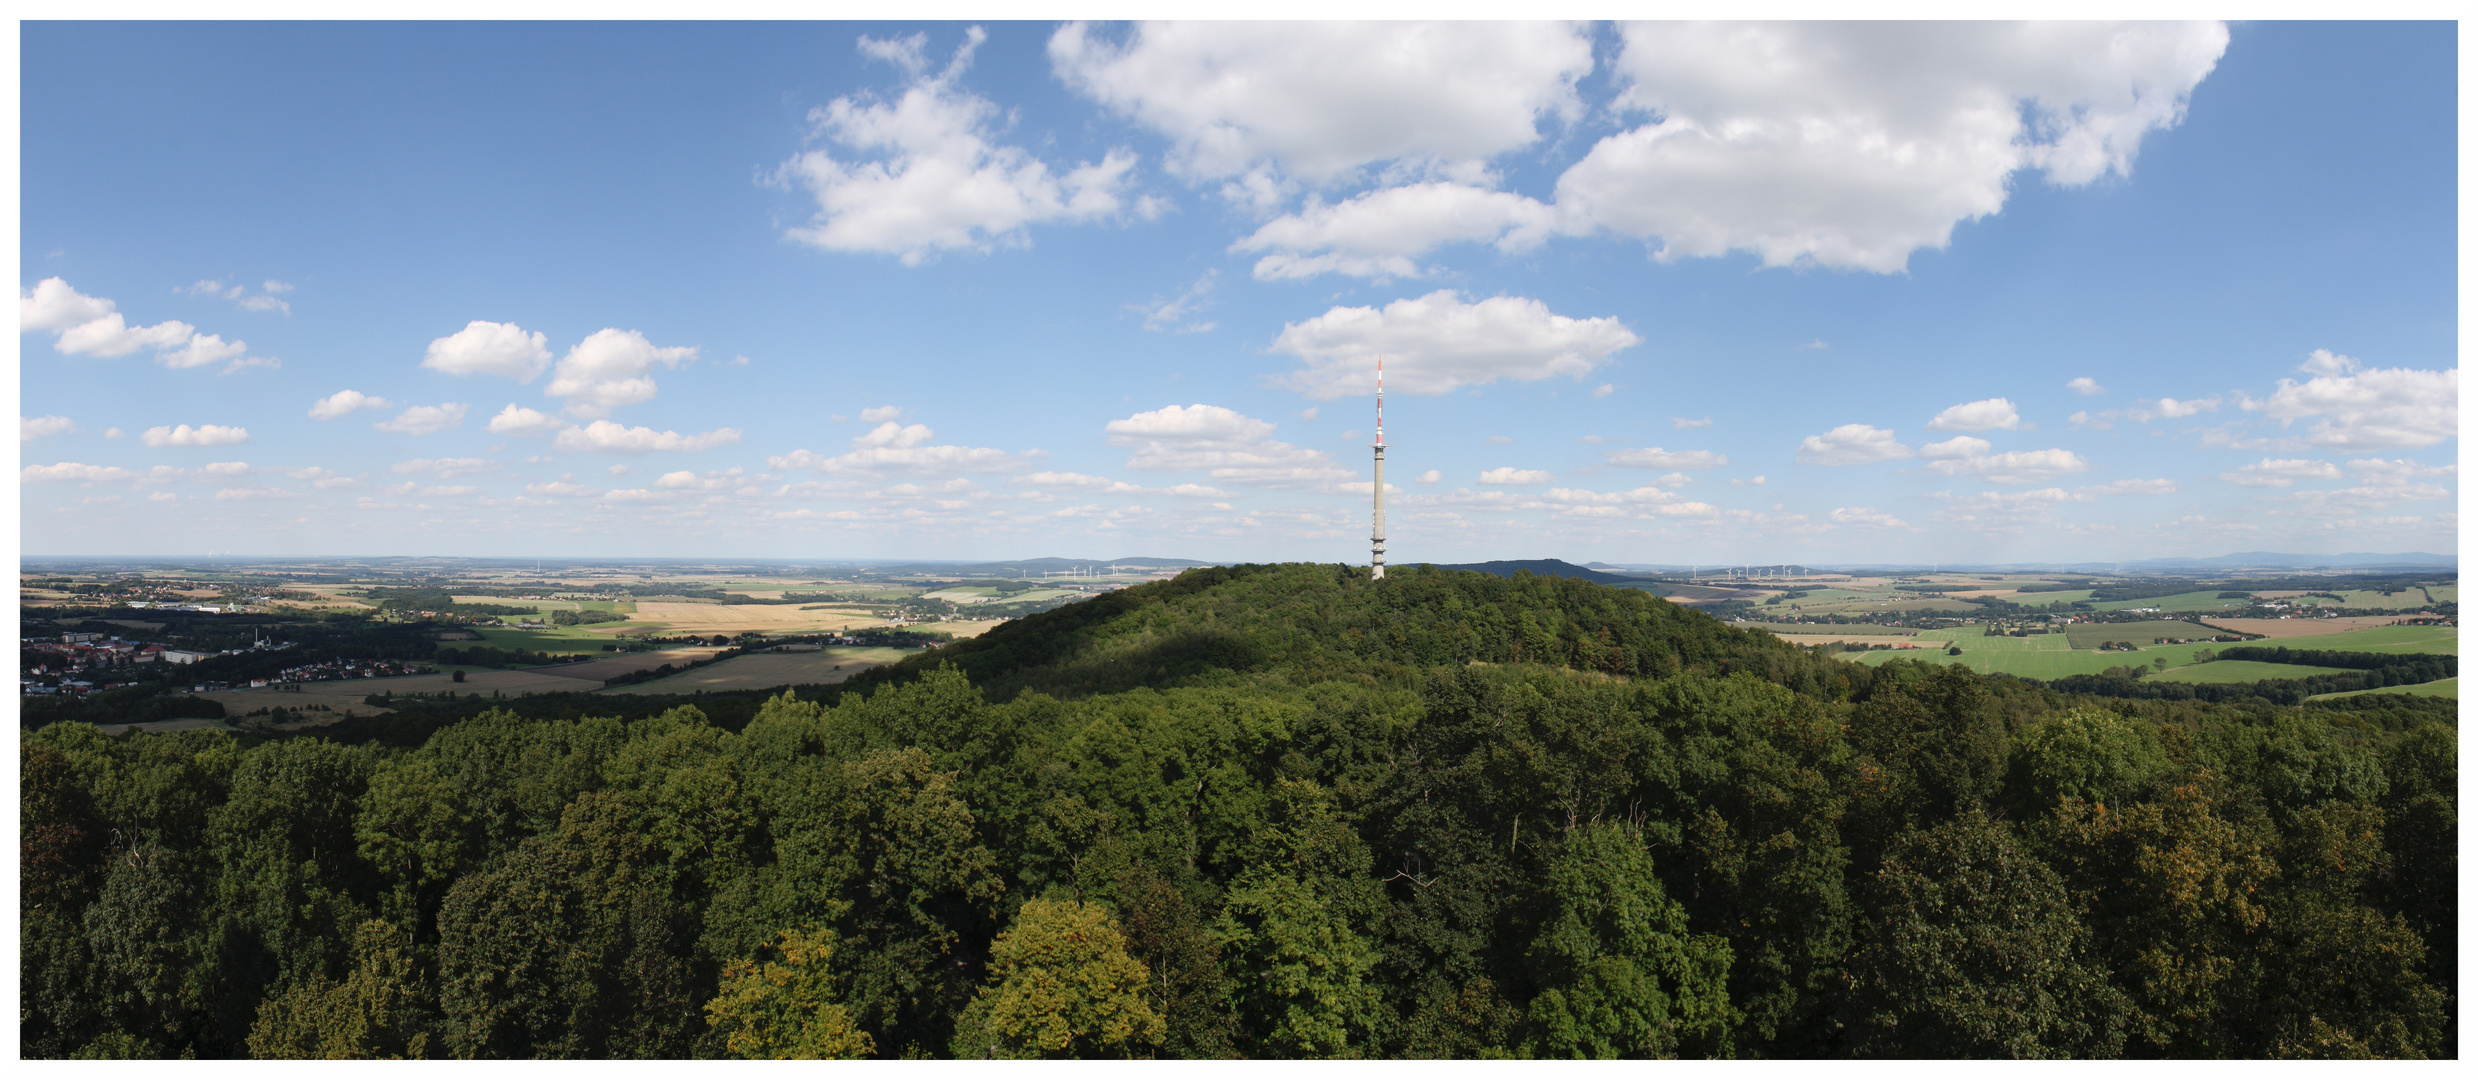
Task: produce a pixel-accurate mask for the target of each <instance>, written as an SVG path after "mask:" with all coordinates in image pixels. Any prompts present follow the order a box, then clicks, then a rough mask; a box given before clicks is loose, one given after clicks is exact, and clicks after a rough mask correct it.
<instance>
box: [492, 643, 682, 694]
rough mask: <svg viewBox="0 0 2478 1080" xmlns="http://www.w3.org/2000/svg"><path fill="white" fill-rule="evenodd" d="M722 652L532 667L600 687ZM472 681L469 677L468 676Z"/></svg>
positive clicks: (651, 654) (667, 652)
mask: <svg viewBox="0 0 2478 1080" xmlns="http://www.w3.org/2000/svg"><path fill="white" fill-rule="evenodd" d="M721 651H723V650H721V649H719V648H688V649H662V650H659V651H656V652H641V653H624V654H622V655H619V656H609V657H604V658H603V659H600V660H588V661H586V662H584V663H582V664H561V665H559V666H558V667H548V668H535V669H534V670H535V671H537V672H541V673H544V674H549V673H552V672H556V673H558V674H559V675H560V676H562V677H564V678H568V679H572V680H579V679H581V680H584V681H585V682H586V683H587V684H588V688H589V689H590V688H592V687H596V686H600V685H602V681H603V680H604V679H611V678H617V677H619V676H621V675H626V674H629V673H630V672H636V671H650V670H652V669H654V668H658V667H661V666H663V665H664V664H669V665H671V666H673V667H686V666H687V665H689V664H692V663H695V662H697V661H699V660H703V659H705V658H706V657H709V656H712V655H714V654H715V653H718V652H721ZM467 678H471V676H467Z"/></svg>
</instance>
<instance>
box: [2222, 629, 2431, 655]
mask: <svg viewBox="0 0 2478 1080" xmlns="http://www.w3.org/2000/svg"><path fill="white" fill-rule="evenodd" d="M2249 644H2254V645H2286V646H2288V647H2289V648H2292V649H2342V650H2346V651H2348V652H2370V653H2434V654H2437V655H2449V656H2458V655H2460V653H2461V629H2460V627H2457V626H2370V627H2368V628H2366V629H2364V630H2344V631H2342V632H2340V633H2337V634H2326V635H2323V636H2320V637H2305V638H2282V639H2279V640H2277V641H2257V642H2250V643H2249Z"/></svg>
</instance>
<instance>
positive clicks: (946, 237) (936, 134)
mask: <svg viewBox="0 0 2478 1080" xmlns="http://www.w3.org/2000/svg"><path fill="white" fill-rule="evenodd" d="M987 36H988V35H987V34H985V33H984V32H983V31H982V30H981V28H980V27H977V26H976V27H973V28H972V29H971V30H970V31H968V32H967V34H966V37H965V40H964V44H963V45H962V47H960V48H958V49H957V50H956V52H955V56H954V59H953V60H952V61H950V62H949V63H948V65H947V66H946V68H945V69H944V70H943V71H939V72H936V73H932V72H931V71H930V70H929V65H928V61H927V58H926V57H925V56H924V55H923V52H922V50H923V48H924V47H925V45H926V44H927V40H928V39H927V38H926V36H925V35H921V34H914V35H912V36H911V37H908V38H902V39H897V40H886V41H882V40H878V39H875V38H867V37H864V38H862V39H860V44H861V51H862V52H864V53H866V54H868V55H870V56H873V57H875V58H877V59H881V60H887V61H890V62H893V63H894V64H896V65H897V66H899V67H901V68H903V69H904V71H905V73H906V76H907V85H906V86H905V87H904V90H903V93H902V94H901V95H900V96H898V97H897V98H896V99H895V100H894V101H893V102H881V101H877V100H875V99H874V98H873V97H870V96H867V95H862V96H853V97H840V98H836V99H835V100H834V101H832V102H829V103H828V104H827V105H826V106H825V107H824V108H820V109H814V110H811V111H810V113H809V122H810V124H811V125H812V126H813V127H814V128H815V129H816V133H817V134H818V135H820V136H823V137H825V138H828V139H831V140H833V141H834V142H836V143H840V144H842V145H843V146H844V147H847V148H849V149H850V150H851V151H854V152H855V153H856V154H860V155H878V159H877V160H859V159H858V157H846V158H837V157H836V156H834V155H833V154H830V153H828V152H827V151H825V150H811V151H808V152H806V153H803V154H801V155H800V156H798V157H795V158H793V159H791V160H790V161H787V162H785V163H784V164H783V167H782V169H781V172H780V175H781V176H782V177H784V178H785V179H787V180H795V181H797V182H798V183H799V184H800V185H801V186H802V187H805V188H807V189H808V191H809V193H810V194H811V195H812V196H814V197H815V198H816V199H817V207H818V212H817V216H816V217H815V218H813V219H811V220H810V221H809V223H808V224H805V225H800V226H796V227H794V228H792V229H791V230H790V231H789V235H790V236H791V237H792V239H794V240H798V241H800V242H802V243H806V244H810V245H814V246H816V247H820V248H824V249H826V250H828V251H863V252H877V253H883V254H889V255H896V256H900V257H901V258H902V260H903V262H904V264H905V265H907V266H911V265H918V264H919V263H921V262H922V261H923V260H925V259H927V258H929V257H930V256H931V255H933V254H935V253H936V252H938V251H940V250H942V249H952V248H967V249H975V250H982V251H987V250H991V249H993V248H997V247H1001V246H1017V245H1023V244H1026V243H1029V241H1028V240H1027V239H1026V235H1025V232H1024V229H1025V227H1026V226H1028V225H1037V224H1043V223H1047V222H1053V221H1091V220H1097V219H1103V218H1110V217H1115V216H1117V215H1118V214H1119V213H1120V212H1121V211H1122V209H1123V208H1125V206H1126V199H1125V189H1126V187H1127V186H1128V181H1129V179H1130V174H1131V173H1132V172H1133V171H1134V169H1135V166H1136V158H1135V155H1134V154H1132V153H1129V152H1127V151H1124V150H1113V151H1110V152H1109V153H1107V154H1105V155H1103V158H1102V160H1100V161H1097V162H1088V163H1086V164H1083V165H1078V166H1075V167H1073V168H1070V169H1067V170H1065V172H1064V173H1063V175H1062V174H1060V173H1057V172H1054V171H1053V169H1052V167H1051V166H1050V164H1049V163H1047V162H1044V161H1042V160H1040V159H1039V158H1036V157H1034V156H1033V155H1032V154H1031V153H1030V152H1028V151H1026V150H1025V149H1023V148H1022V147H1017V146H1003V145H999V144H997V143H995V142H993V141H992V136H993V135H994V134H995V129H996V128H997V127H999V126H1001V124H1002V122H1003V110H1001V109H1000V108H999V107H998V106H997V105H996V104H995V103H993V102H991V101H990V100H989V99H987V98H983V97H981V96H979V95H976V94H972V93H968V92H966V91H964V90H963V89H962V88H961V87H960V86H959V82H960V80H961V79H962V76H963V73H964V70H965V69H966V68H968V67H970V66H971V63H972V53H973V50H974V49H976V48H978V47H979V46H980V44H981V42H982V41H983V40H985V39H986V38H987Z"/></svg>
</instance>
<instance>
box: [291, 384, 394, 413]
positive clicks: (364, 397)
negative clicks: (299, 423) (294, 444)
mask: <svg viewBox="0 0 2478 1080" xmlns="http://www.w3.org/2000/svg"><path fill="white" fill-rule="evenodd" d="M395 404H396V403H395V402H392V401H389V400H387V399H386V398H383V397H371V396H370V395H368V394H365V393H362V392H361V391H359V390H338V391H336V392H335V393H332V394H329V395H327V396H326V397H323V398H320V399H318V400H317V401H315V402H312V403H311V405H310V419H312V420H333V419H335V418H337V417H339V416H345V415H348V414H350V413H352V412H353V411H354V410H356V409H388V408H394V407H395Z"/></svg>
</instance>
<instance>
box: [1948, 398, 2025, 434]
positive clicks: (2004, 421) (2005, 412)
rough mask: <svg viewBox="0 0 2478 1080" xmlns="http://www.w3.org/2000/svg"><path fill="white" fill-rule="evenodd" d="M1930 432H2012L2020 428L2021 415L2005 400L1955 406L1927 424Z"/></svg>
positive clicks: (1994, 399) (1991, 399)
mask: <svg viewBox="0 0 2478 1080" xmlns="http://www.w3.org/2000/svg"><path fill="white" fill-rule="evenodd" d="M1927 426H1928V429H1929V430H1931V431H1996V430H2004V431H2012V430H2014V429H2015V428H2019V427H2021V426H2022V414H2021V413H2020V412H2018V411H2016V410H2015V409H2014V407H2013V402H2012V401H2010V400H2008V399H2005V398H1988V399H1987V400H1985V401H1972V402H1965V403H1963V404H1960V405H1956V406H1954V407H1952V408H1950V409H1946V410H1945V411H1943V412H1940V413H1937V414H1936V418H1935V419H1933V420H1930V421H1928V422H1927Z"/></svg>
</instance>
